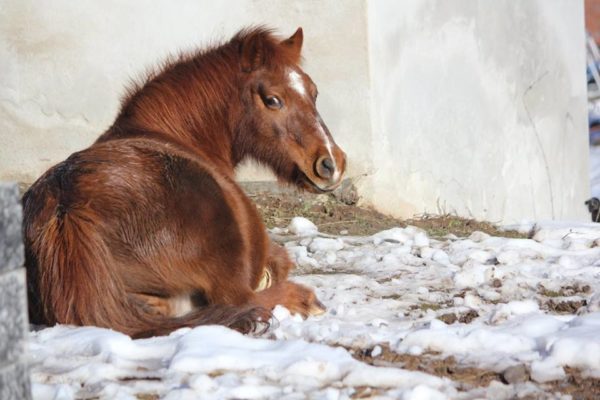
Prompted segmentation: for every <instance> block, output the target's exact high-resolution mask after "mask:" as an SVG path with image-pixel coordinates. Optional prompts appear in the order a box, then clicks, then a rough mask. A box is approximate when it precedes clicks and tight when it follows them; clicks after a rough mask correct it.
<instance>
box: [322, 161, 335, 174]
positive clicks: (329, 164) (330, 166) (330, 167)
mask: <svg viewBox="0 0 600 400" xmlns="http://www.w3.org/2000/svg"><path fill="white" fill-rule="evenodd" d="M323 167H324V168H325V169H326V170H327V171H329V172H330V173H331V174H332V175H333V170H334V169H335V166H334V165H333V160H331V158H326V159H324V160H323Z"/></svg>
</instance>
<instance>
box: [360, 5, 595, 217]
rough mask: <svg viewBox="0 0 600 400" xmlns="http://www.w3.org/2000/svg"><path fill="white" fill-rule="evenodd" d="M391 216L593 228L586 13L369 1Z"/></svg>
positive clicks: (370, 195)
mask: <svg viewBox="0 0 600 400" xmlns="http://www.w3.org/2000/svg"><path fill="white" fill-rule="evenodd" d="M368 6H369V7H368V16H369V17H368V22H369V43H370V65H371V80H372V89H373V102H372V109H371V110H372V118H373V133H372V148H371V151H372V156H371V157H370V158H369V159H370V160H372V162H373V167H372V172H373V174H372V175H371V179H369V180H367V181H366V182H365V184H364V185H363V187H362V189H363V190H362V193H363V194H364V195H366V196H367V200H369V201H370V202H372V203H374V204H377V206H378V207H379V208H380V209H382V210H383V211H387V212H390V213H396V214H399V215H401V216H410V215H413V214H415V213H422V212H431V213H438V212H457V213H458V214H459V215H464V216H473V217H476V218H481V219H486V220H491V221H497V222H515V221H518V220H520V219H525V218H530V219H585V218H588V215H587V212H586V210H585V208H584V207H583V202H584V201H585V200H586V199H587V197H588V196H589V182H588V179H587V168H588V152H587V125H586V124H587V117H586V87H585V82H584V78H583V75H582V71H583V70H585V54H584V47H583V46H584V29H583V3H582V2H581V1H571V0H551V1H548V0H527V1H518V2H515V1H511V0H501V1H493V2H491V1H483V0H481V1H473V0H452V1H447V0H405V1H401V2H397V1H391V0H390V1H376V2H368Z"/></svg>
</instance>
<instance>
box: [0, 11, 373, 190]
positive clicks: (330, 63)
mask: <svg viewBox="0 0 600 400" xmlns="http://www.w3.org/2000/svg"><path fill="white" fill-rule="evenodd" d="M260 24H266V25H268V26H270V27H273V28H275V29H276V30H277V31H278V32H279V33H281V35H291V34H292V33H294V31H295V30H296V28H297V27H298V26H302V27H303V29H304V35H305V37H304V49H303V50H304V51H303V55H304V59H305V62H304V67H305V70H306V71H307V72H308V73H309V74H310V75H311V77H312V78H313V80H314V81H315V82H316V83H317V84H318V85H319V91H320V95H319V109H320V111H321V114H322V116H323V119H324V120H325V122H326V123H327V124H328V126H329V128H330V130H331V132H333V133H334V135H335V137H336V139H337V140H338V142H339V144H340V145H341V146H343V147H344V148H345V149H347V150H348V151H349V152H351V153H352V154H356V155H357V156H356V157H355V158H354V159H353V163H352V167H351V171H350V172H351V173H353V171H357V170H363V169H364V164H365V163H366V158H367V157H368V156H369V155H368V154H362V152H361V151H360V146H361V143H360V141H356V140H353V139H352V138H353V137H354V135H355V134H356V133H357V132H360V133H361V134H365V133H368V132H369V131H370V123H371V122H370V117H369V107H368V90H369V80H368V57H367V40H366V30H367V25H366V4H364V2H363V1H362V0H347V1H344V2H343V3H341V2H338V1H334V0H325V1H316V0H313V1H302V2H300V1H266V0H227V1H214V0H178V1H177V2H173V1H169V0H162V1H160V0H127V1H120V0H101V1H100V0H83V1H71V0H53V1H51V2H44V1H41V0H18V1H14V0H0V60H2V61H1V62H0V180H2V179H4V180H20V181H24V182H32V181H33V180H34V179H35V178H36V177H37V176H39V175H40V174H41V173H42V172H43V171H45V170H46V169H47V168H48V167H49V166H51V165H53V164H55V163H56V162H59V161H61V160H63V159H64V158H66V157H67V156H68V155H69V154H71V153H72V152H74V151H76V150H80V149H82V148H84V147H87V146H88V145H89V144H91V143H92V142H93V141H94V140H95V138H96V137H97V136H99V135H100V134H101V133H102V132H103V131H104V130H105V129H106V128H107V127H108V126H110V124H111V123H112V121H113V119H114V118H115V116H116V114H117V111H118V108H119V104H120V103H119V101H120V98H121V96H122V94H123V93H124V88H125V86H126V85H127V84H128V83H129V82H130V79H132V78H135V77H138V76H140V75H142V74H143V72H144V71H145V70H146V69H147V68H149V67H152V66H154V65H157V64H158V63H159V62H160V61H161V60H162V59H164V58H165V57H166V56H167V55H168V54H173V53H177V52H178V51H180V50H189V49H194V48H198V47H202V46H203V45H206V44H208V43H215V42H217V43H218V42H222V41H223V40H228V39H229V38H231V36H233V34H234V33H235V32H237V31H238V30H239V29H241V28H243V27H245V26H249V25H260ZM349 83H351V84H349ZM269 176H270V174H266V173H260V174H257V173H256V172H255V171H254V170H245V172H244V171H242V172H241V178H242V179H243V178H244V177H245V178H248V179H266V178H268V177H269Z"/></svg>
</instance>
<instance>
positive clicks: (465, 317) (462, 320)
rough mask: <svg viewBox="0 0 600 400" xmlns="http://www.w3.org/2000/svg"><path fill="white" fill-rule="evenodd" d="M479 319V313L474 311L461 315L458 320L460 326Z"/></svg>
mask: <svg viewBox="0 0 600 400" xmlns="http://www.w3.org/2000/svg"><path fill="white" fill-rule="evenodd" d="M477 317H479V313H478V312H477V311H475V310H469V311H467V312H466V313H464V314H462V315H461V316H460V318H459V319H458V322H460V323H461V324H470V323H471V321H473V320H474V319H475V318H477Z"/></svg>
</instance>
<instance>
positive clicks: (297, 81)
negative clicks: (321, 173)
mask: <svg viewBox="0 0 600 400" xmlns="http://www.w3.org/2000/svg"><path fill="white" fill-rule="evenodd" d="M288 80H289V82H290V86H291V88H292V89H293V90H294V91H296V92H297V93H298V94H299V95H300V96H303V97H307V96H308V94H307V90H306V87H305V86H304V80H303V79H302V76H301V75H300V74H299V73H298V72H297V71H295V70H293V69H292V70H290V71H289V72H288ZM315 126H316V128H317V131H318V132H319V134H320V135H321V137H322V138H323V141H324V142H325V147H326V148H327V152H328V153H329V158H330V159H331V161H332V162H333V171H334V173H333V180H334V181H337V180H338V178H339V176H340V171H339V170H338V168H337V165H336V163H335V158H334V157H333V150H332V149H333V145H332V144H331V140H329V137H328V136H327V134H326V133H325V130H324V129H323V125H321V122H320V121H319V120H318V119H317V120H316V121H315Z"/></svg>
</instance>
